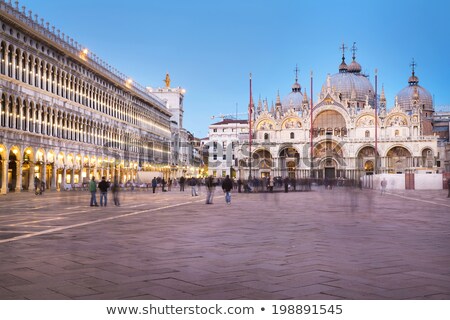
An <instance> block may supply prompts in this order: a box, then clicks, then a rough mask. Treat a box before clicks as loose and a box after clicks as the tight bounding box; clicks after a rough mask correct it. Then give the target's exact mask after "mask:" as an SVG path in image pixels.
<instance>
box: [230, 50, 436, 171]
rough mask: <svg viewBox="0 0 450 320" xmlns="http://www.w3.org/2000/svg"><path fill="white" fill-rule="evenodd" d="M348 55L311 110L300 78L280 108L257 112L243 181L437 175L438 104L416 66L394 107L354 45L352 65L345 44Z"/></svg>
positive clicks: (262, 106) (262, 104) (243, 152)
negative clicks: (364, 67)
mask: <svg viewBox="0 0 450 320" xmlns="http://www.w3.org/2000/svg"><path fill="white" fill-rule="evenodd" d="M342 51H343V54H342V61H341V63H340V64H339V65H338V67H337V69H338V70H337V73H335V74H333V75H328V76H327V78H326V80H325V82H324V83H323V85H322V87H321V91H320V94H319V99H318V101H314V103H313V104H311V101H310V97H308V94H307V92H306V90H303V91H302V87H301V85H300V84H299V83H298V79H295V83H294V84H293V85H292V91H291V92H290V93H289V94H288V95H287V96H286V97H284V98H280V96H279V94H278V96H277V99H276V103H275V105H273V104H272V105H271V106H270V107H269V105H268V102H267V100H266V101H261V99H260V100H259V101H258V102H257V104H256V105H254V106H253V119H252V130H253V131H254V133H253V134H252V136H253V139H252V141H251V143H250V141H249V140H247V141H245V142H244V143H241V145H240V148H239V151H238V155H237V158H238V159H240V160H239V163H238V166H237V167H238V172H239V173H238V174H239V176H240V177H242V178H246V177H248V176H251V177H256V178H263V177H266V176H271V177H286V176H288V177H291V178H310V177H313V178H319V179H321V178H331V179H337V178H341V179H359V178H360V177H361V176H365V175H371V174H376V173H380V174H383V173H395V174H407V173H415V174H418V173H436V172H437V171H438V169H439V168H438V164H439V163H438V162H439V161H437V155H438V143H437V141H438V137H437V136H436V135H435V134H433V133H432V126H431V121H432V120H431V117H432V114H433V112H434V110H433V100H432V96H431V94H430V93H429V92H428V91H427V90H426V89H425V88H423V87H422V86H421V85H419V77H418V76H417V75H416V72H415V66H416V64H415V62H414V61H413V62H412V63H411V67H412V71H411V74H410V75H409V78H408V76H407V75H405V84H407V85H406V87H404V88H403V89H401V90H400V91H399V92H398V94H397V95H396V97H395V101H394V102H393V106H392V107H390V106H389V102H388V101H386V97H385V93H384V88H381V90H379V93H378V94H377V93H376V90H375V88H374V86H373V85H372V83H371V82H370V81H369V78H368V76H366V75H365V74H363V73H362V71H361V70H362V67H361V65H360V64H359V63H358V62H357V60H356V56H355V52H356V48H355V44H354V45H353V48H352V51H353V57H352V61H351V62H350V63H349V64H347V63H346V61H345V55H344V46H343V50H342ZM375 104H376V105H377V108H375V107H374V106H375ZM311 112H312V113H311ZM311 132H312V134H310V133H311ZM375 137H376V138H375ZM311 143H312V145H313V148H312V149H311V148H310V146H311ZM249 152H251V158H252V162H251V163H250V164H249V161H248V159H249V156H248V154H249ZM249 170H251V172H249Z"/></svg>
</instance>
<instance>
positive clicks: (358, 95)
mask: <svg viewBox="0 0 450 320" xmlns="http://www.w3.org/2000/svg"><path fill="white" fill-rule="evenodd" d="M324 85H326V84H324ZM330 86H331V88H332V90H334V91H335V92H336V93H337V94H338V95H339V96H340V98H341V101H344V100H346V99H347V100H356V101H358V102H360V103H361V104H364V103H365V101H366V97H367V98H368V99H369V104H370V105H373V100H374V98H373V97H374V90H373V87H372V84H371V83H370V81H369V79H368V78H367V77H366V76H365V75H362V74H360V73H350V72H340V73H336V74H334V75H332V76H330Z"/></svg>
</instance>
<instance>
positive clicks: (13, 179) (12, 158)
mask: <svg viewBox="0 0 450 320" xmlns="http://www.w3.org/2000/svg"><path fill="white" fill-rule="evenodd" d="M17 153H18V150H17V149H13V150H11V151H10V152H9V166H8V190H9V191H15V190H16V185H17V173H18V170H19V164H18V156H17Z"/></svg>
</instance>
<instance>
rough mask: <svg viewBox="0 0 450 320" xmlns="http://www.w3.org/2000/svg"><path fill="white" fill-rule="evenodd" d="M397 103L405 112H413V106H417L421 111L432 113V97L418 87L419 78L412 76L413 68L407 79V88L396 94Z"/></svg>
mask: <svg viewBox="0 0 450 320" xmlns="http://www.w3.org/2000/svg"><path fill="white" fill-rule="evenodd" d="M397 103H398V105H399V106H400V108H401V109H402V110H404V111H406V112H411V111H413V110H414V105H417V106H419V107H420V108H421V109H422V110H423V111H430V112H433V111H434V109H433V97H432V96H431V94H430V93H429V92H428V91H427V90H426V89H425V88H423V87H421V86H419V78H418V77H417V76H416V75H415V74H414V68H413V71H412V75H411V77H409V79H408V86H406V87H405V88H403V89H402V90H400V92H399V93H398V94H397Z"/></svg>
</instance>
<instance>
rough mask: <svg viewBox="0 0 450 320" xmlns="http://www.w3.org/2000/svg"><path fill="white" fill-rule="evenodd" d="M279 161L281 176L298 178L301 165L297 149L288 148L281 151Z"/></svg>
mask: <svg viewBox="0 0 450 320" xmlns="http://www.w3.org/2000/svg"><path fill="white" fill-rule="evenodd" d="M279 159H280V160H279V161H280V168H281V176H282V177H283V178H284V177H289V178H293V179H295V178H297V174H296V172H297V169H298V167H299V165H300V154H299V153H298V151H297V149H295V148H293V147H290V146H286V147H284V148H282V149H281V150H280V153H279Z"/></svg>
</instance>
